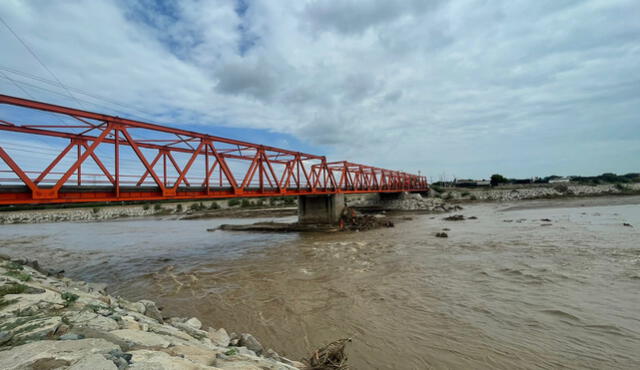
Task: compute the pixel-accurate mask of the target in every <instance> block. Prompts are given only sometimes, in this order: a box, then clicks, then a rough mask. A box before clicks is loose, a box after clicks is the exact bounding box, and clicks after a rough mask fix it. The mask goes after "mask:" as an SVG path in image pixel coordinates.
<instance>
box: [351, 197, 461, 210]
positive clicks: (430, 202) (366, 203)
mask: <svg viewBox="0 0 640 370" xmlns="http://www.w3.org/2000/svg"><path fill="white" fill-rule="evenodd" d="M347 206H349V207H356V208H357V207H375V208H380V209H384V210H390V211H428V212H450V211H457V210H460V209H462V208H461V207H460V206H458V205H455V204H448V203H446V202H445V201H443V200H442V199H439V198H430V197H423V196H422V195H420V194H417V193H401V194H399V195H398V197H397V198H395V199H381V198H380V197H379V196H378V194H370V195H360V196H352V197H347Z"/></svg>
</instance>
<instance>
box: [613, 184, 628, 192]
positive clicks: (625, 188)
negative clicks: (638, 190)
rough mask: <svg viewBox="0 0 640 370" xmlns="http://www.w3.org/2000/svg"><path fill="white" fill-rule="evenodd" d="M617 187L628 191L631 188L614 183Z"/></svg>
mask: <svg viewBox="0 0 640 370" xmlns="http://www.w3.org/2000/svg"><path fill="white" fill-rule="evenodd" d="M614 186H615V188H616V189H618V190H620V191H627V190H629V188H627V187H626V186H625V185H622V184H615V185H614Z"/></svg>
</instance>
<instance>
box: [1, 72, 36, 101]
mask: <svg viewBox="0 0 640 370" xmlns="http://www.w3.org/2000/svg"><path fill="white" fill-rule="evenodd" d="M0 74H1V75H2V76H3V77H4V78H6V79H7V80H9V81H11V83H13V84H14V85H15V86H16V87H17V88H18V89H20V90H22V92H23V93H25V94H26V95H27V96H28V97H30V98H31V99H32V100H36V98H34V97H33V95H31V94H30V93H29V92H28V91H27V90H26V89H25V88H24V87H22V85H19V84H18V83H17V82H16V81H15V80H13V79H12V78H11V77H9V76H7V74H6V73H4V72H2V71H0Z"/></svg>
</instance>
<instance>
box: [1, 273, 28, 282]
mask: <svg viewBox="0 0 640 370" xmlns="http://www.w3.org/2000/svg"><path fill="white" fill-rule="evenodd" d="M5 275H7V276H10V277H12V278H15V279H18V280H20V281H29V280H31V275H29V274H27V273H24V272H20V271H17V270H9V271H7V272H6V273H5Z"/></svg>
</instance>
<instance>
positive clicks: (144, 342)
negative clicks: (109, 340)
mask: <svg viewBox="0 0 640 370" xmlns="http://www.w3.org/2000/svg"><path fill="white" fill-rule="evenodd" d="M110 334H112V335H114V336H116V337H118V338H120V339H122V340H124V341H126V342H127V343H130V344H131V345H138V346H149V347H153V346H157V347H163V348H166V347H169V345H171V344H182V342H181V341H180V339H177V338H171V337H167V336H165V335H161V334H155V333H149V332H146V331H141V330H131V329H120V330H114V331H112V332H110Z"/></svg>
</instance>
